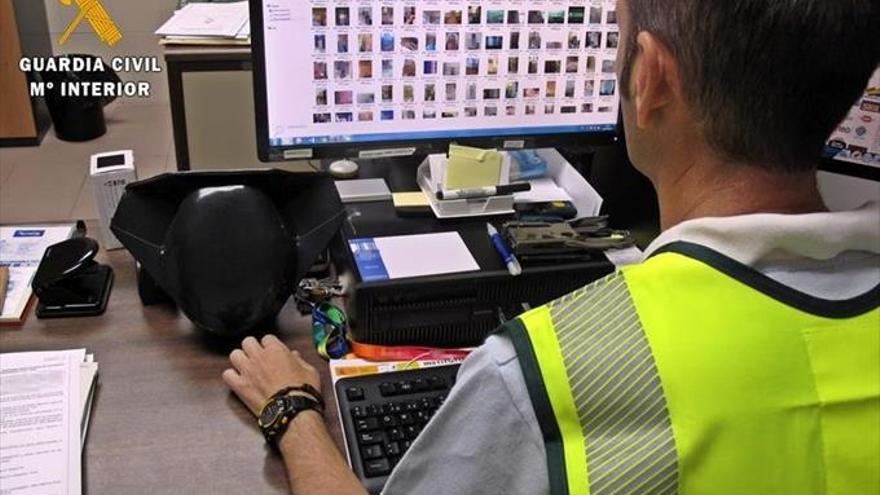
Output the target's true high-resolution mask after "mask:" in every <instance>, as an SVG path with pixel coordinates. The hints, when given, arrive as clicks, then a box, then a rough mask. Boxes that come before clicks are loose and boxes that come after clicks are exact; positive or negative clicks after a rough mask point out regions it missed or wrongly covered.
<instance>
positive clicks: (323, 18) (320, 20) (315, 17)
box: [312, 7, 327, 27]
mask: <svg viewBox="0 0 880 495" xmlns="http://www.w3.org/2000/svg"><path fill="white" fill-rule="evenodd" d="M326 25H327V9H326V8H324V7H315V8H313V9H312V26H315V27H323V26H326Z"/></svg>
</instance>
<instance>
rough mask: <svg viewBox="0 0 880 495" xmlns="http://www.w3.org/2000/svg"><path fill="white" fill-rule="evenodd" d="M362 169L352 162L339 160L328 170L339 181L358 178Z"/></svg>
mask: <svg viewBox="0 0 880 495" xmlns="http://www.w3.org/2000/svg"><path fill="white" fill-rule="evenodd" d="M359 169H360V167H359V166H358V164H357V163H355V162H353V161H351V160H339V161H335V162H333V163H331V164H330V167H329V168H328V169H327V170H328V171H329V172H330V175H332V176H333V177H335V178H337V179H353V178H355V177H357V175H358V170H359Z"/></svg>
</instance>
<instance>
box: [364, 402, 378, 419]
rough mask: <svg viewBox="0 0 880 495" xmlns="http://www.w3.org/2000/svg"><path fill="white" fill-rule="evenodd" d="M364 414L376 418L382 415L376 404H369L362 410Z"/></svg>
mask: <svg viewBox="0 0 880 495" xmlns="http://www.w3.org/2000/svg"><path fill="white" fill-rule="evenodd" d="M364 412H366V413H367V416H378V415H379V414H381V413H382V410H381V409H380V408H379V406H378V405H376V404H370V405H369V406H367V407H366V408H365V409H364Z"/></svg>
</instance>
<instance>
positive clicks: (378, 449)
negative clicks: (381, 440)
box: [362, 445, 384, 461]
mask: <svg viewBox="0 0 880 495" xmlns="http://www.w3.org/2000/svg"><path fill="white" fill-rule="evenodd" d="M362 452H363V458H364V460H365V461H368V460H370V459H378V458H379V457H382V456H383V455H384V453H383V452H382V446H381V445H370V446H367V447H364V450H363V451H362Z"/></svg>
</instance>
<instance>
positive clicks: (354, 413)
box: [351, 406, 368, 419]
mask: <svg viewBox="0 0 880 495" xmlns="http://www.w3.org/2000/svg"><path fill="white" fill-rule="evenodd" d="M367 416H368V414H367V409H366V408H363V407H361V406H354V407H352V408H351V417H352V418H354V419H361V418H366V417H367Z"/></svg>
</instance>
